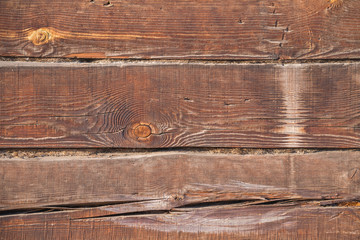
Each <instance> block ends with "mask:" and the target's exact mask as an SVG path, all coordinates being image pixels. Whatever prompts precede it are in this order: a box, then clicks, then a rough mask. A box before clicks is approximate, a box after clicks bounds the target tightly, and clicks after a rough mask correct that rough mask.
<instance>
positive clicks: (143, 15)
mask: <svg viewBox="0 0 360 240" xmlns="http://www.w3.org/2000/svg"><path fill="white" fill-rule="evenodd" d="M0 9H1V12H0V55H1V56H31V57H40V56H42V57H43V56H52V57H78V58H104V57H110V58H166V59H174V58H192V59H279V58H280V59H289V58H292V59H293V58H301V59H308V58H318V59H324V58H332V59H335V58H359V56H360V17H359V9H360V1H358V0H275V1H272V0H271V1H270V0H262V1H260V0H242V1H237V0H223V1H217V0H209V1H198V0H176V1H166V0H150V1H143V0H126V1H124V0H112V1H109V2H107V1H99V0H90V1H89V0H82V1H73V0H53V1H51V4H49V2H48V1H47V0H11V1H10V0H3V1H1V2H0Z"/></svg>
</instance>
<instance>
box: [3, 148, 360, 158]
mask: <svg viewBox="0 0 360 240" xmlns="http://www.w3.org/2000/svg"><path fill="white" fill-rule="evenodd" d="M332 151H360V149H345V150H344V149H319V148H316V149H305V148H296V149H295V148H283V149H276V148H275V149H267V148H190V147H189V148H156V149H151V148H150V149H149V148H146V149H141V148H139V149H138V148H101V149H98V148H95V149H86V148H82V149H31V148H29V149H3V150H0V158H9V159H11V158H22V159H28V158H36V157H48V156H54V157H65V156H66V157H69V156H89V157H114V156H128V155H137V154H146V153H159V152H164V153H166V152H169V153H170V152H178V153H204V154H206V153H211V154H234V155H250V154H252V155H266V154H290V153H294V154H309V153H316V152H332Z"/></svg>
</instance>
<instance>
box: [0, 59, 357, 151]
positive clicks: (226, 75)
mask: <svg viewBox="0 0 360 240" xmlns="http://www.w3.org/2000/svg"><path fill="white" fill-rule="evenodd" d="M358 69H359V64H358V63H333V64H289V65H284V66H282V65H280V64H200V63H194V64H192V63H190V64H175V63H172V64H167V63H154V64H153V63H148V64H141V63H126V64H125V63H108V64H78V63H25V62H23V63H21V62H17V63H11V62H1V63H0V86H1V88H0V147H2V148H6V147H68V148H69V147H70V148H76V147H135V148H138V147H141V148H163V147H207V146H208V147H252V148H254V147H255V148H256V147H258V148H267V147H280V148H282V147H287V148H288V147H310V148H314V147H318V148H334V147H337V148H345V147H346V148H349V147H359V146H360V72H359V70H358Z"/></svg>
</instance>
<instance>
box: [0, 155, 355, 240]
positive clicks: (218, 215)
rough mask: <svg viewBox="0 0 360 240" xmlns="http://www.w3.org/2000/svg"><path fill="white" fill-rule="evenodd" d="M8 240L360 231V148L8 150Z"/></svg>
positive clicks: (4, 234) (0, 217) (306, 235)
mask: <svg viewBox="0 0 360 240" xmlns="http://www.w3.org/2000/svg"><path fill="white" fill-rule="evenodd" d="M0 161H1V162H0V163H1V164H0V177H1V179H2V181H0V206H1V210H0V236H1V238H2V239H79V238H80V239H99V238H101V239H113V238H120V239H144V238H145V236H146V239H164V238H168V239H239V238H242V237H243V238H245V237H246V238H250V239H275V238H276V239H286V238H289V239H357V238H358V237H359V236H360V231H359V229H360V225H359V223H360V221H359V215H360V208H359V206H360V202H359V193H360V187H359V186H360V185H359V183H360V177H359V176H360V175H359V174H360V170H359V169H360V152H359V151H325V152H318V153H307V154H300V153H293V154H289V153H284V154H275V153H272V154H264V155H261V154H259V155H257V154H248V155H238V154H224V153H217V154H214V153H211V152H158V153H155V152H154V153H145V154H139V153H138V154H136V153H133V154H130V153H123V154H116V153H109V154H98V155H96V154H94V155H90V156H71V157H69V156H59V157H56V156H44V157H38V156H35V157H32V158H27V157H24V158H19V157H14V158H9V157H2V159H1V160H0Z"/></svg>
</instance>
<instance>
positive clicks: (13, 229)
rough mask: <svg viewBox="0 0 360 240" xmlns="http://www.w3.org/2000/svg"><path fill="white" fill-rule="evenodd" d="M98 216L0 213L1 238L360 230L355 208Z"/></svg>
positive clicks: (287, 235)
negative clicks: (78, 216)
mask: <svg viewBox="0 0 360 240" xmlns="http://www.w3.org/2000/svg"><path fill="white" fill-rule="evenodd" d="M108 209H111V210H113V211H115V212H117V214H119V215H115V216H107V217H100V218H81V219H78V218H76V217H75V218H74V215H76V212H74V211H71V210H69V211H65V212H63V213H41V214H39V213H38V214H21V215H14V216H10V217H9V216H8V217H0V237H1V238H2V239H6V240H7V239H9V240H10V239H26V240H30V239H34V240H39V239H44V240H45V239H59V240H61V239H159V240H160V239H186V240H193V239H202V240H207V239H213V240H215V239H228V240H230V239H231V240H235V239H301V240H307V239H329V240H338V239H349V240H356V239H359V236H360V231H359V229H360V223H359V215H360V208H358V207H357V208H351V207H326V208H321V207H304V206H281V205H280V206H277V205H275V206H245V207H243V206H223V207H216V208H214V209H209V208H206V207H204V208H192V209H189V210H183V209H180V210H178V209H173V210H171V211H164V212H162V211H159V212H147V213H146V212H145V213H144V212H138V213H137V212H134V213H130V214H121V213H119V212H120V211H117V207H111V206H109V207H108Z"/></svg>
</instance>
